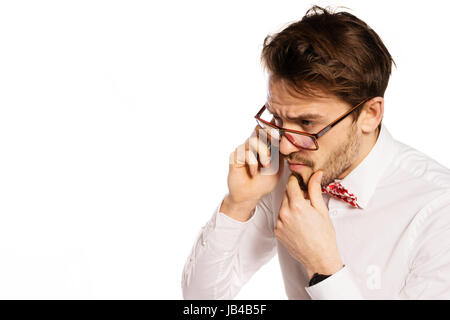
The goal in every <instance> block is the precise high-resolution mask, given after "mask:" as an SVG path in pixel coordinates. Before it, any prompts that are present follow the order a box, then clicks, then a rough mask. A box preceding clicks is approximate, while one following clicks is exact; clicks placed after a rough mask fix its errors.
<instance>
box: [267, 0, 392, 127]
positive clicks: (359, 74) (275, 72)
mask: <svg viewBox="0 0 450 320" xmlns="http://www.w3.org/2000/svg"><path fill="white" fill-rule="evenodd" d="M261 62H262V64H263V67H264V69H266V70H268V71H269V73H270V75H271V76H272V77H274V78H275V79H276V78H278V79H283V80H287V82H288V84H290V85H291V87H292V88H293V89H294V90H295V91H297V92H298V93H300V94H301V95H304V96H317V95H318V94H317V89H318V90H319V91H321V92H324V93H327V94H333V95H334V96H336V97H338V98H340V99H341V100H343V101H344V102H346V103H348V104H349V105H350V106H355V105H356V104H358V103H359V102H361V101H362V100H364V99H365V98H367V97H371V98H372V97H377V96H380V97H383V96H384V92H385V90H386V87H387V85H388V81H389V76H390V74H391V66H392V62H393V63H394V64H395V62H394V60H393V59H392V57H391V55H390V54H389V52H388V50H387V49H386V47H385V46H384V44H383V42H382V41H381V39H380V37H379V36H378V35H377V34H376V33H375V31H374V30H372V29H371V28H370V27H369V26H368V25H367V24H366V23H365V22H364V21H362V20H360V19H358V18H357V17H355V16H354V15H352V14H350V13H348V12H332V11H331V10H329V9H328V8H322V7H319V6H313V7H311V8H310V9H309V10H308V11H307V12H306V14H305V16H304V17H303V18H302V19H301V20H300V21H297V22H294V23H291V24H290V25H288V26H287V27H286V28H285V29H284V30H282V31H281V32H279V33H276V34H273V35H268V36H266V38H265V39H264V44H263V49H262V53H261ZM361 110H362V108H357V109H356V110H355V112H354V113H352V116H353V119H354V120H356V119H358V117H359V114H360V112H361ZM379 128H381V122H380V125H379Z"/></svg>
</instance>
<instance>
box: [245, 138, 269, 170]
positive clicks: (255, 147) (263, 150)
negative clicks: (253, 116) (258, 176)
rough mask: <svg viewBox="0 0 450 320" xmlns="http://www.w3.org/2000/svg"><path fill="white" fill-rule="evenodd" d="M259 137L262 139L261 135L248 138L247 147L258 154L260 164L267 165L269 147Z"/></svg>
mask: <svg viewBox="0 0 450 320" xmlns="http://www.w3.org/2000/svg"><path fill="white" fill-rule="evenodd" d="M261 139H263V140H264V138H261V136H260V137H252V138H250V139H249V149H250V150H252V151H253V152H254V153H256V154H257V155H258V157H259V160H260V162H261V165H262V166H263V167H267V166H268V165H269V164H270V149H269V147H268V146H267V144H265V142H264V141H263V140H261Z"/></svg>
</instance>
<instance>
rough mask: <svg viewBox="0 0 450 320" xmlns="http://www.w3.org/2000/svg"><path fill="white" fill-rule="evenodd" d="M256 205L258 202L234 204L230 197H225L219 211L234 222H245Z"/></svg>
mask: <svg viewBox="0 0 450 320" xmlns="http://www.w3.org/2000/svg"><path fill="white" fill-rule="evenodd" d="M257 204H258V200H248V201H241V202H236V201H234V200H233V198H232V197H231V196H230V195H227V196H226V197H225V198H224V199H223V201H222V204H221V206H220V210H219V211H220V212H222V213H224V214H226V215H227V216H229V217H231V218H233V219H235V220H238V221H241V222H245V221H247V220H248V219H250V216H251V214H252V213H253V210H254V209H255V208H256V205H257Z"/></svg>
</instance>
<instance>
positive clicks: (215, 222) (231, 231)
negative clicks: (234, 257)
mask: <svg viewBox="0 0 450 320" xmlns="http://www.w3.org/2000/svg"><path fill="white" fill-rule="evenodd" d="M222 202H223V200H222V201H221V202H220V204H219V206H218V207H217V208H216V210H215V212H214V214H213V216H212V218H211V220H210V221H209V222H208V223H207V224H206V226H205V227H204V231H203V235H202V236H203V239H202V241H203V245H206V244H208V245H209V246H210V247H212V248H213V249H215V250H217V251H221V252H224V251H232V250H234V249H235V248H236V247H237V246H238V244H239V239H240V238H241V236H242V234H243V233H244V231H245V229H246V228H247V226H248V225H249V224H250V223H252V220H253V218H254V217H255V216H256V213H257V210H258V209H257V207H256V208H255V209H254V210H253V213H252V216H251V217H250V218H249V219H248V220H247V221H238V220H236V219H233V218H231V217H230V216H228V215H226V214H225V213H223V212H220V207H221V205H222Z"/></svg>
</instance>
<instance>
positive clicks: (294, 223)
mask: <svg viewBox="0 0 450 320" xmlns="http://www.w3.org/2000/svg"><path fill="white" fill-rule="evenodd" d="M322 175H323V172H322V171H316V172H315V173H314V174H313V175H312V176H311V178H310V179H309V183H308V196H309V199H310V202H311V203H308V201H307V200H306V199H305V195H304V194H303V191H302V190H301V189H300V186H299V184H298V181H297V178H296V177H295V176H294V175H291V176H290V177H289V180H288V183H287V185H286V191H285V193H284V198H283V201H282V203H281V207H280V211H279V213H278V220H277V222H276V227H275V229H274V233H275V236H276V237H277V238H278V239H279V240H280V241H281V242H282V243H283V244H284V245H285V246H286V248H287V249H288V251H289V253H290V254H291V256H292V257H294V258H295V259H297V260H298V261H300V262H301V263H302V264H303V266H304V267H305V269H306V271H307V273H308V275H309V278H311V277H312V276H313V274H314V273H316V272H318V273H320V274H334V273H336V272H337V271H339V270H340V269H341V268H342V266H343V263H342V261H341V257H340V255H339V251H338V248H337V243H336V234H335V230H334V227H333V223H332V221H331V218H330V215H329V212H328V208H327V206H326V204H325V202H324V200H323V197H322V189H321V185H320V182H321V180H322Z"/></svg>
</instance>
